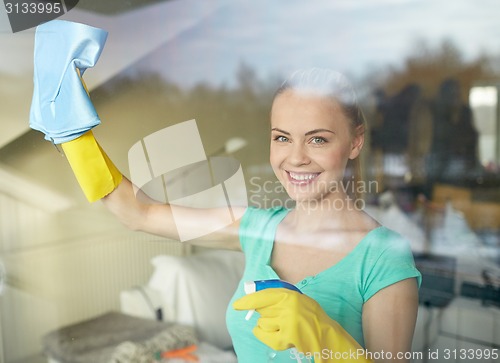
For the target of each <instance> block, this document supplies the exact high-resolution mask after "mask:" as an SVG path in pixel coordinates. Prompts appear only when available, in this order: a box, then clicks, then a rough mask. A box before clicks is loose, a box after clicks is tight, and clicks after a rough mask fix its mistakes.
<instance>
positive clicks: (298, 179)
mask: <svg viewBox="0 0 500 363" xmlns="http://www.w3.org/2000/svg"><path fill="white" fill-rule="evenodd" d="M286 173H287V174H288V180H289V181H290V182H291V183H292V184H297V185H304V184H309V183H311V182H312V181H313V180H314V179H316V177H317V176H318V175H319V174H321V173H295V172H293V171H287V172H286Z"/></svg>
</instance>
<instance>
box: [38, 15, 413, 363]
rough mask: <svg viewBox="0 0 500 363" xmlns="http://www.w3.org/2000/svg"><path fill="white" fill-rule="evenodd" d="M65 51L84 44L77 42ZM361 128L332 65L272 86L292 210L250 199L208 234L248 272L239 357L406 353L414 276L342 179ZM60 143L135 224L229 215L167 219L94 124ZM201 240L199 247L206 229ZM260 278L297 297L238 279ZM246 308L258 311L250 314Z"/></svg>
mask: <svg viewBox="0 0 500 363" xmlns="http://www.w3.org/2000/svg"><path fill="white" fill-rule="evenodd" d="M44 26H45V27H46V28H50V31H51V32H55V31H57V32H60V33H62V34H71V32H68V31H64V32H62V31H61V28H65V27H71V26H72V24H71V23H67V22H50V23H47V24H46V25H44ZM94 30H95V29H94ZM80 34H82V32H80ZM83 40H85V41H86V42H87V43H89V42H88V39H83ZM69 43H71V42H69ZM87 43H86V44H87ZM48 48H50V47H48ZM72 49H77V51H78V52H82V47H73V48H72ZM37 57H38V58H39V59H43V56H42V55H40V54H37V56H36V57H35V75H36V74H38V73H41V72H45V71H46V72H53V71H54V69H50V67H53V64H54V62H37ZM40 57H41V58H40ZM47 57H49V58H48V59H52V58H53V54H50V55H47ZM74 58H75V57H69V59H74ZM95 60H96V59H95ZM45 63H47V64H45ZM55 63H57V62H55ZM83 63H85V62H83ZM89 63H92V62H89ZM92 64H93V63H92ZM76 67H77V71H79V70H78V68H79V67H78V65H76ZM44 68H45V70H44ZM46 68H49V69H46ZM65 68H68V69H70V71H69V72H70V75H69V76H68V77H66V76H65V77H63V79H65V78H71V79H73V78H74V77H75V75H74V74H73V73H71V72H72V69H71V67H65ZM84 70H85V69H84V67H82V69H81V71H82V72H83V71H84ZM75 74H76V73H75ZM78 76H79V74H78V75H76V77H78ZM39 78H40V77H35V80H36V81H37V80H38V79H39ZM42 78H43V77H42ZM40 82H41V81H40ZM63 82H64V81H63ZM74 84H75V83H74V82H73V86H72V87H73V88H71V87H64V85H63V86H62V87H61V86H59V88H58V90H57V92H58V93H59V97H64V95H62V96H61V94H60V93H61V92H73V91H72V89H73V90H75V87H77V88H78V86H74ZM49 86H50V84H45V85H44V84H35V95H34V100H35V99H39V97H38V95H37V92H38V91H37V90H38V89H43V90H46V89H47V87H49ZM79 87H80V88H81V87H82V85H80V86H79ZM78 92H79V93H78ZM77 93H78V94H79V95H80V97H83V98H85V101H88V100H87V98H88V95H87V94H84V93H83V92H81V89H79V90H75V94H71V97H70V96H69V95H67V96H68V97H67V99H71V100H73V102H74V100H75V95H76V94H77ZM86 97H87V98H86ZM86 104H90V103H88V102H87V103H86ZM37 107H41V106H40V105H34V106H32V115H35V116H36V115H42V114H43V112H37ZM51 107H52V108H54V107H56V108H57V107H58V106H57V105H55V106H54V105H51ZM42 108H43V107H42ZM88 108H91V104H90V106H89V107H88ZM89 114H92V112H89ZM49 118H50V117H48V116H47V117H45V118H44V117H38V118H37V119H36V120H31V121H32V122H31V123H32V127H33V125H38V126H39V125H41V124H43V123H46V124H48V126H47V125H45V126H44V127H45V128H47V129H50V126H51V125H50V124H51V122H54V120H50V119H49ZM34 121H36V122H34ZM52 126H53V125H52ZM70 126H71V125H70ZM36 128H37V129H39V130H40V129H42V127H36ZM70 128H71V127H70ZM364 132H365V125H364V120H363V116H362V113H361V111H360V109H359V107H358V106H357V104H356V99H355V96H354V92H353V91H352V89H351V87H350V86H349V84H348V83H347V81H346V80H345V79H344V77H342V76H341V75H339V74H337V73H335V72H331V71H328V70H317V69H313V70H306V71H300V72H296V73H295V74H294V75H293V76H292V77H291V78H290V79H289V80H288V81H287V82H285V83H284V85H283V87H281V88H280V90H279V91H278V92H277V94H276V96H275V99H274V102H273V106H272V110H271V152H270V161H271V165H272V167H273V169H274V172H275V173H276V176H277V178H278V179H279V181H280V182H281V183H282V184H283V186H284V187H285V189H286V191H287V193H288V194H289V196H290V197H291V198H292V199H294V200H295V201H296V207H295V208H294V209H292V210H288V209H284V208H274V209H256V208H248V209H246V210H245V211H241V212H242V213H243V212H244V215H243V217H242V219H241V220H239V221H236V222H234V223H233V224H232V225H230V226H228V227H226V228H224V229H221V230H219V231H217V232H216V235H217V236H214V235H211V236H207V238H206V240H207V241H208V240H214V239H216V240H218V241H221V243H222V244H223V246H224V247H226V248H233V249H234V248H236V249H242V250H243V251H244V252H245V255H246V261H247V263H246V269H245V273H244V276H243V279H242V282H241V283H240V286H239V287H238V290H237V291H236V293H235V296H234V297H233V300H232V303H233V305H232V306H230V307H229V308H228V313H227V321H228V327H229V330H230V333H231V336H232V337H233V342H234V347H235V351H236V353H237V355H238V360H239V362H242V363H244V362H252V363H254V362H267V361H269V360H271V361H276V362H286V361H296V359H297V358H299V359H300V355H301V354H302V355H304V356H307V357H309V356H310V357H313V358H314V361H315V362H326V361H337V360H345V361H366V360H368V359H370V358H374V359H375V360H376V361H381V362H382V361H385V360H387V361H388V360H390V361H401V362H403V361H409V360H408V359H404V357H403V358H401V359H399V354H401V353H403V352H408V351H410V349H411V340H412V334H413V329H414V325H415V320H416V312H417V304H418V297H417V285H418V282H417V279H418V280H419V279H420V274H419V273H418V271H417V270H416V269H415V266H414V264H413V259H412V256H411V252H410V251H409V249H408V244H407V243H406V242H405V241H402V240H401V238H400V237H399V236H398V235H396V234H395V233H394V232H391V231H389V230H387V229H385V228H384V227H381V226H379V225H378V224H377V223H376V222H375V221H374V220H373V219H371V218H370V217H368V216H367V215H366V214H365V213H364V212H363V211H362V210H360V209H358V208H357V207H356V203H355V201H354V200H353V199H351V198H350V197H349V196H348V195H347V193H346V191H345V189H344V188H343V187H342V179H343V177H344V173H345V168H346V164H347V162H348V160H353V159H356V158H357V157H358V155H359V153H360V151H361V148H362V146H363V141H364ZM46 135H47V136H46V137H48V134H46ZM61 143H62V147H63V149H64V151H65V153H66V156H67V158H68V160H69V162H70V164H71V166H72V168H73V170H74V172H75V174H76V176H77V179H78V180H79V183H80V185H81V187H82V189H83V191H84V192H85V194H86V195H87V197H88V199H89V200H91V201H92V200H98V199H101V200H102V201H103V202H104V204H105V205H106V206H107V207H108V209H109V210H110V211H111V212H112V213H114V214H115V215H116V216H117V217H118V218H119V219H120V220H121V221H122V222H123V223H124V224H125V225H127V226H128V227H130V228H131V229H134V230H141V231H146V232H149V233H153V234H157V235H161V236H164V237H167V238H171V239H175V238H178V236H177V229H178V228H179V229H181V228H186V227H189V228H195V226H196V225H198V226H200V227H201V228H203V229H204V230H206V229H205V227H204V226H205V225H213V224H214V223H218V221H219V220H221V219H223V218H225V213H226V209H224V210H221V209H217V208H213V209H189V208H185V210H184V211H185V213H184V215H185V217H184V218H182V219H179V218H176V220H175V222H174V218H173V215H172V210H171V207H170V206H169V205H168V204H158V203H155V202H154V201H152V200H149V199H148V198H147V197H144V196H143V198H137V197H136V195H135V192H134V188H133V185H132V183H131V182H130V181H129V180H127V179H126V178H124V177H122V175H121V173H120V172H119V171H118V169H117V168H116V167H115V166H114V165H113V164H112V162H111V161H110V160H109V159H108V157H107V156H106V154H105V153H104V151H103V150H102V149H101V148H100V146H99V145H98V144H97V142H96V141H95V139H94V137H93V135H92V132H91V131H88V132H85V133H83V134H82V135H78V136H77V137H76V138H74V139H72V140H69V141H68V140H66V139H64V140H62V142H61ZM176 208H179V207H177V206H176ZM176 212H177V209H176ZM193 221H196V223H193ZM219 224H220V223H219ZM240 242H241V243H240ZM197 243H200V244H205V243H204V242H203V238H202V239H199V240H198V241H197ZM207 244H208V242H207ZM218 246H220V244H219V245H218ZM268 278H281V279H284V280H287V281H289V282H292V283H294V284H296V285H297V287H299V288H300V289H301V291H302V292H303V294H300V293H298V292H295V291H291V290H287V289H268V290H264V291H260V292H257V293H254V294H251V295H248V296H244V292H243V282H244V281H246V280H256V279H268ZM250 309H255V310H256V311H257V312H258V313H259V314H254V316H253V318H252V319H251V320H250V321H246V320H245V313H246V312H245V311H246V310H250ZM290 348H294V349H290ZM363 348H366V349H367V352H368V353H365V351H364V349H363ZM297 352H299V353H297ZM297 354H299V355H297Z"/></svg>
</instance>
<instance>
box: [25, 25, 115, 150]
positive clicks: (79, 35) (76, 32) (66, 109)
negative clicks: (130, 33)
mask: <svg viewBox="0 0 500 363" xmlns="http://www.w3.org/2000/svg"><path fill="white" fill-rule="evenodd" d="M107 34H108V33H107V32H106V31H104V30H102V29H98V28H94V27H91V26H88V25H84V24H79V23H73V22H69V21H63V20H52V21H49V22H47V23H44V24H41V25H39V26H38V27H37V29H36V34H35V56H34V76H33V83H34V89H33V99H32V103H31V110H30V127H31V128H32V129H35V130H38V131H41V132H42V133H44V134H45V139H47V140H49V141H52V142H53V143H54V144H60V143H63V142H67V141H71V140H74V139H76V138H77V137H79V136H81V135H83V134H84V133H85V132H87V131H88V130H90V129H91V128H93V127H95V126H96V125H98V124H99V123H100V120H99V116H98V115H97V112H96V110H95V108H94V105H93V104H92V102H91V100H90V97H89V95H88V92H87V90H86V89H85V86H84V85H83V84H82V82H81V78H80V76H83V74H84V72H85V70H86V69H87V68H90V67H93V66H94V65H95V63H96V62H97V60H98V59H99V56H100V55H101V52H102V49H103V47H104V43H105V42H106V38H107Z"/></svg>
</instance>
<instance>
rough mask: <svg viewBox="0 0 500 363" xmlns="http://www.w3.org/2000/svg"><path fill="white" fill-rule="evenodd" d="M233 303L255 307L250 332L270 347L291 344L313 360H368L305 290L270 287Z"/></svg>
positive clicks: (246, 308)
mask: <svg viewBox="0 0 500 363" xmlns="http://www.w3.org/2000/svg"><path fill="white" fill-rule="evenodd" d="M233 307H234V308H235V309H236V310H251V309H255V310H256V311H257V312H258V313H260V318H259V319H258V321H257V326H256V327H255V328H254V329H253V333H254V335H255V336H256V337H257V338H258V339H259V340H260V341H262V342H263V343H264V344H266V345H268V346H269V347H271V348H272V349H274V350H285V349H288V348H292V347H295V348H296V349H297V350H298V351H299V352H302V353H304V354H307V353H310V354H311V355H312V356H314V357H315V362H316V363H320V362H330V361H331V362H333V361H343V362H371V361H370V360H369V359H367V358H366V357H364V355H362V354H360V352H362V351H363V348H362V347H361V346H360V345H359V344H358V343H357V342H356V340H354V338H353V337H351V336H350V335H349V333H347V332H346V331H345V330H344V328H342V326H341V325H340V324H339V323H337V322H336V321H334V320H332V319H330V317H329V316H328V315H327V314H326V312H325V311H324V310H323V309H322V308H321V306H320V305H319V304H318V303H317V302H316V301H315V300H313V299H311V298H310V297H308V296H307V295H305V294H300V293H298V292H296V291H292V290H289V289H284V288H270V289H266V290H262V291H258V292H255V293H253V294H249V295H246V296H243V297H242V298H240V299H238V300H236V301H235V302H234V304H233ZM323 349H328V351H329V352H330V351H331V352H332V354H328V358H327V359H325V358H324V357H323V356H322V354H321V352H322V351H323ZM315 352H316V355H313V354H314V353H315ZM335 353H337V354H335ZM351 353H354V355H353V354H351ZM318 356H319V359H318ZM330 357H331V358H332V359H330ZM338 357H341V359H340V360H339V359H337V358H338Z"/></svg>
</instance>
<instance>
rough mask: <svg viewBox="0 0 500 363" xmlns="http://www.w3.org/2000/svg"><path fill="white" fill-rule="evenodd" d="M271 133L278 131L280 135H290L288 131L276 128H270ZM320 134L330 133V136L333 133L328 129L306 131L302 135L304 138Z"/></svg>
mask: <svg viewBox="0 0 500 363" xmlns="http://www.w3.org/2000/svg"><path fill="white" fill-rule="evenodd" d="M271 131H278V132H281V133H283V134H285V135H290V133H289V132H288V131H285V130H281V129H279V128H277V127H275V128H272V129H271ZM320 132H330V133H332V134H334V133H335V132H333V131H332V130H328V129H314V130H311V131H307V132H306V133H305V134H304V135H305V136H309V135H313V134H317V133H320Z"/></svg>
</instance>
